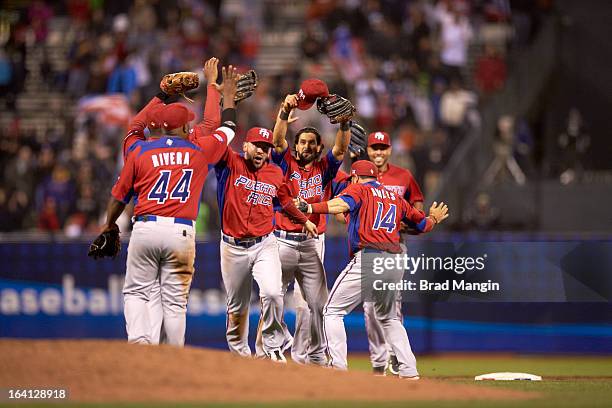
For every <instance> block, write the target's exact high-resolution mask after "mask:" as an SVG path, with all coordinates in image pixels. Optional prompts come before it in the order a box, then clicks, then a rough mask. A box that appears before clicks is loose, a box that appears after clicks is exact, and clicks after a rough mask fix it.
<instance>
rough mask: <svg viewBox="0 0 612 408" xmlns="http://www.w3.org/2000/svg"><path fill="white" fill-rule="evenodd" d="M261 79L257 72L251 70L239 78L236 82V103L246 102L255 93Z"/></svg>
mask: <svg viewBox="0 0 612 408" xmlns="http://www.w3.org/2000/svg"><path fill="white" fill-rule="evenodd" d="M258 81H259V78H258V77H257V73H256V72H255V70H250V71H249V72H246V73H244V74H241V75H239V76H238V81H236V96H234V103H236V104H238V102H240V101H243V100H245V99H246V98H248V97H249V96H251V95H253V94H254V93H255V89H256V88H257V83H258Z"/></svg>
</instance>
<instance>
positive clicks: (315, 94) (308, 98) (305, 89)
mask: <svg viewBox="0 0 612 408" xmlns="http://www.w3.org/2000/svg"><path fill="white" fill-rule="evenodd" d="M297 96H298V105H297V107H298V109H301V110H307V109H310V107H311V106H312V105H313V104H314V103H315V102H316V100H317V98H319V97H321V96H329V89H327V85H326V84H325V82H323V81H321V80H320V79H316V78H311V79H306V80H305V81H304V82H302V85H300V90H299V91H298V93H297Z"/></svg>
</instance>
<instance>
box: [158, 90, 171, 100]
mask: <svg viewBox="0 0 612 408" xmlns="http://www.w3.org/2000/svg"><path fill="white" fill-rule="evenodd" d="M155 97H157V98H158V99H160V100H161V101H162V102H164V103H165V102H166V101H167V100H168V98H170V95H168V94H167V93H165V92H164V91H160V92H159V93H158V94H157V95H155Z"/></svg>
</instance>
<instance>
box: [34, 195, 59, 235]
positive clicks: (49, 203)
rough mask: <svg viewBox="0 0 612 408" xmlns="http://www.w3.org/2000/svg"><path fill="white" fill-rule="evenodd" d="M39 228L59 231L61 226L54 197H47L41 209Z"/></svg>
mask: <svg viewBox="0 0 612 408" xmlns="http://www.w3.org/2000/svg"><path fill="white" fill-rule="evenodd" d="M38 228H39V229H40V230H42V231H49V232H54V231H59V230H60V228H61V224H60V220H59V216H58V214H57V204H56V202H55V199H54V198H53V197H46V198H45V199H44V201H43V205H42V208H41V209H40V211H39V217H38Z"/></svg>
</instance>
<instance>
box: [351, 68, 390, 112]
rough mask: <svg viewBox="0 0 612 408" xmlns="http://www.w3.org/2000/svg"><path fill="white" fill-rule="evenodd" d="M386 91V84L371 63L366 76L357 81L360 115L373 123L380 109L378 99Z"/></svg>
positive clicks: (356, 94)
mask: <svg viewBox="0 0 612 408" xmlns="http://www.w3.org/2000/svg"><path fill="white" fill-rule="evenodd" d="M385 92H386V85H385V83H384V82H383V81H382V80H381V79H380V78H377V77H376V75H375V71H374V67H373V66H372V65H370V66H369V67H368V70H367V74H366V76H365V77H363V78H360V79H358V80H357V81H356V82H355V107H356V108H357V112H359V116H360V117H361V118H362V119H364V120H365V121H366V122H368V123H372V121H373V120H374V118H375V117H376V113H377V110H378V107H379V105H378V100H379V98H380V97H381V95H382V94H383V93H385Z"/></svg>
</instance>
